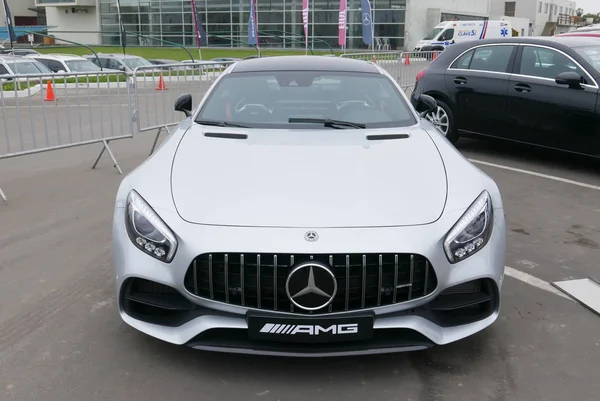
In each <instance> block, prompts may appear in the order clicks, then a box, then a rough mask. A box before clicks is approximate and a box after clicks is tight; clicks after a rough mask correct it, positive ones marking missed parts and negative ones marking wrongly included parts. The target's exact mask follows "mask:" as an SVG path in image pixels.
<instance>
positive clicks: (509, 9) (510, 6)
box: [504, 1, 517, 17]
mask: <svg viewBox="0 0 600 401" xmlns="http://www.w3.org/2000/svg"><path fill="white" fill-rule="evenodd" d="M516 4H517V2H516V1H505V2H504V15H506V16H507V17H514V16H515V8H516Z"/></svg>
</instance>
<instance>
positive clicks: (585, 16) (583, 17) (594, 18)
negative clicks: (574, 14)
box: [581, 13, 600, 24]
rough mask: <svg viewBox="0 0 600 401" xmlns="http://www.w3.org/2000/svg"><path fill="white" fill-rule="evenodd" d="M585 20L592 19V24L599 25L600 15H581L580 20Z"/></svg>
mask: <svg viewBox="0 0 600 401" xmlns="http://www.w3.org/2000/svg"><path fill="white" fill-rule="evenodd" d="M587 18H592V19H593V20H594V24H600V13H598V14H592V13H587V14H583V15H582V16H581V19H583V20H586V19H587Z"/></svg>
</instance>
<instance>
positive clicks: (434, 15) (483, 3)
mask: <svg viewBox="0 0 600 401" xmlns="http://www.w3.org/2000/svg"><path fill="white" fill-rule="evenodd" d="M490 15H491V8H490V0H406V24H405V33H404V36H405V39H404V43H405V48H407V49H414V47H415V45H416V44H417V42H418V41H419V40H421V39H422V38H423V37H424V36H425V35H427V33H429V31H431V30H432V29H433V27H434V26H436V25H437V24H439V23H440V22H442V21H449V20H483V19H488V18H489V17H490Z"/></svg>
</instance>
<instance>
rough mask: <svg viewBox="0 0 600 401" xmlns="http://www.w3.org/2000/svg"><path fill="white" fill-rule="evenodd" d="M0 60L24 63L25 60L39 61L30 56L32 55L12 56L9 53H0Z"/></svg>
mask: <svg viewBox="0 0 600 401" xmlns="http://www.w3.org/2000/svg"><path fill="white" fill-rule="evenodd" d="M0 61H4V62H7V63H24V62H30V63H31V62H36V63H39V61H36V60H35V59H33V58H30V57H21V56H11V55H7V54H0Z"/></svg>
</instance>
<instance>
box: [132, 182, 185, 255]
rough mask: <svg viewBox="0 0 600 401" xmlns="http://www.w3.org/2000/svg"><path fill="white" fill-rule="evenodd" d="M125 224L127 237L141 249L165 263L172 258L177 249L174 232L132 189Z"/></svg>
mask: <svg viewBox="0 0 600 401" xmlns="http://www.w3.org/2000/svg"><path fill="white" fill-rule="evenodd" d="M125 225H126V226H127V233H128V234H129V238H130V239H131V241H132V242H133V244H134V245H135V246H137V247H138V248H139V249H140V250H141V251H143V252H145V253H147V254H148V255H150V256H152V257H154V258H156V259H158V260H160V261H163V262H165V263H170V262H171V261H172V260H173V257H174V256H175V251H177V239H176V238H175V234H173V231H171V229H170V228H169V227H168V226H167V225H166V224H165V222H164V221H162V219H161V218H160V217H159V216H158V215H157V214H156V212H155V211H154V210H152V208H151V207H150V205H148V203H146V201H145V200H144V198H142V197H141V196H140V194H138V193H137V192H136V191H134V190H132V191H131V192H130V193H129V196H128V197H127V213H126V222H125Z"/></svg>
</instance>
